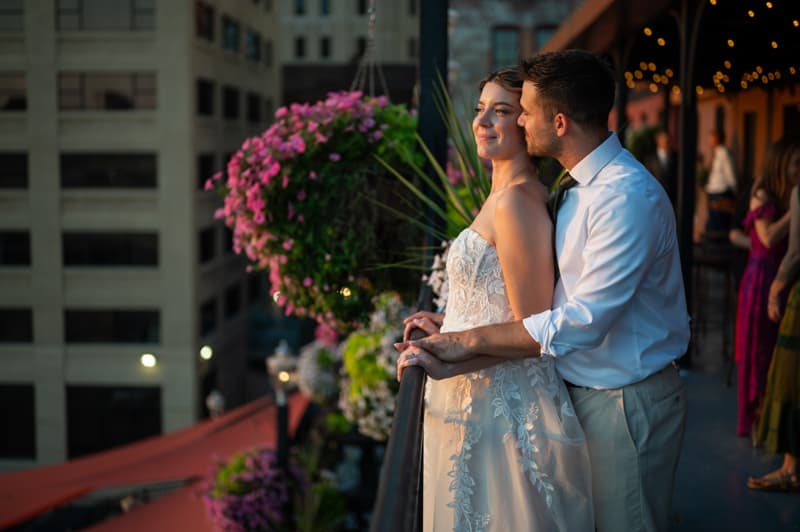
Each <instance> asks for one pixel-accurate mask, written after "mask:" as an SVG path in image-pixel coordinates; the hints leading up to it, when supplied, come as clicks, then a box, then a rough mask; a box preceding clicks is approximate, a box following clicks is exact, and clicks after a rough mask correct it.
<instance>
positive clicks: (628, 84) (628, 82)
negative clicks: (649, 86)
mask: <svg viewBox="0 0 800 532" xmlns="http://www.w3.org/2000/svg"><path fill="white" fill-rule="evenodd" d="M625 84H626V85H627V86H628V88H629V89H633V88H635V87H636V83H634V82H633V80H632V79H629V80H628V81H627V82H625Z"/></svg>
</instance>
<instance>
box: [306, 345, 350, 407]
mask: <svg viewBox="0 0 800 532" xmlns="http://www.w3.org/2000/svg"><path fill="white" fill-rule="evenodd" d="M340 361H341V354H340V353H339V352H338V351H337V350H336V348H333V347H329V346H327V345H325V344H324V343H322V342H320V341H319V340H314V341H313V342H311V343H310V344H306V345H305V346H303V347H302V348H301V349H300V359H299V360H298V362H297V386H298V388H300V391H301V392H303V393H304V394H306V395H307V396H308V397H310V398H311V400H312V401H315V402H317V403H319V404H325V403H329V402H331V401H333V400H334V399H336V396H337V395H338V394H339V383H338V380H337V375H336V373H337V369H338V366H339V362H340Z"/></svg>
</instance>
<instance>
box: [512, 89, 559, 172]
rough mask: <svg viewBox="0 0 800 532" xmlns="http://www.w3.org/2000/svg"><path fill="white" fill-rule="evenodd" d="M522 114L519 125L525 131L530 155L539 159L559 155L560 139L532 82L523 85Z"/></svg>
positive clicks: (518, 120) (518, 121)
mask: <svg viewBox="0 0 800 532" xmlns="http://www.w3.org/2000/svg"><path fill="white" fill-rule="evenodd" d="M520 105H521V106H522V113H520V115H519V118H518V119H517V124H519V126H520V127H522V128H523V129H525V143H526V144H527V145H528V154H529V155H534V156H537V157H553V156H555V155H556V154H557V153H558V146H559V138H558V136H557V135H556V131H555V127H554V125H553V119H552V117H550V116H548V114H549V113H547V112H546V111H545V109H544V106H543V105H542V101H541V98H540V97H539V91H538V90H537V89H536V86H535V85H534V84H533V83H531V82H530V81H526V82H525V83H523V84H522V97H521V98H520Z"/></svg>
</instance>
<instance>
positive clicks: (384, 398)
mask: <svg viewBox="0 0 800 532" xmlns="http://www.w3.org/2000/svg"><path fill="white" fill-rule="evenodd" d="M406 315H408V309H407V308H405V307H404V306H403V304H402V302H401V301H400V299H399V298H398V297H396V296H394V295H391V296H384V297H381V298H379V303H378V305H377V310H376V311H375V312H374V313H373V315H372V316H371V319H370V326H369V328H367V329H361V330H358V331H355V332H354V333H352V334H351V335H350V336H349V337H348V338H347V339H346V340H345V341H344V342H343V343H342V347H341V349H342V356H343V360H344V366H343V367H342V371H341V388H340V389H341V392H340V396H339V408H340V409H341V410H342V413H343V414H344V416H345V418H347V420H349V421H350V422H352V423H356V424H357V426H358V431H359V432H360V433H362V434H364V435H365V436H369V437H370V438H373V439H375V440H378V441H385V440H386V439H388V437H389V433H390V431H391V428H392V417H393V416H394V406H395V399H396V397H397V390H398V383H397V380H396V378H395V375H396V366H397V358H398V356H399V355H400V354H399V353H398V352H397V349H395V348H394V343H395V342H398V341H401V340H402V339H403V321H402V320H403V318H404V317H405V316H406Z"/></svg>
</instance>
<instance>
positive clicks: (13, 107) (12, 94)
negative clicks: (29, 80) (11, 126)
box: [0, 72, 28, 111]
mask: <svg viewBox="0 0 800 532" xmlns="http://www.w3.org/2000/svg"><path fill="white" fill-rule="evenodd" d="M27 107H28V97H27V95H26V92H25V74H22V73H17V72H4V73H2V74H0V111H24V110H25V109H27Z"/></svg>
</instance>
